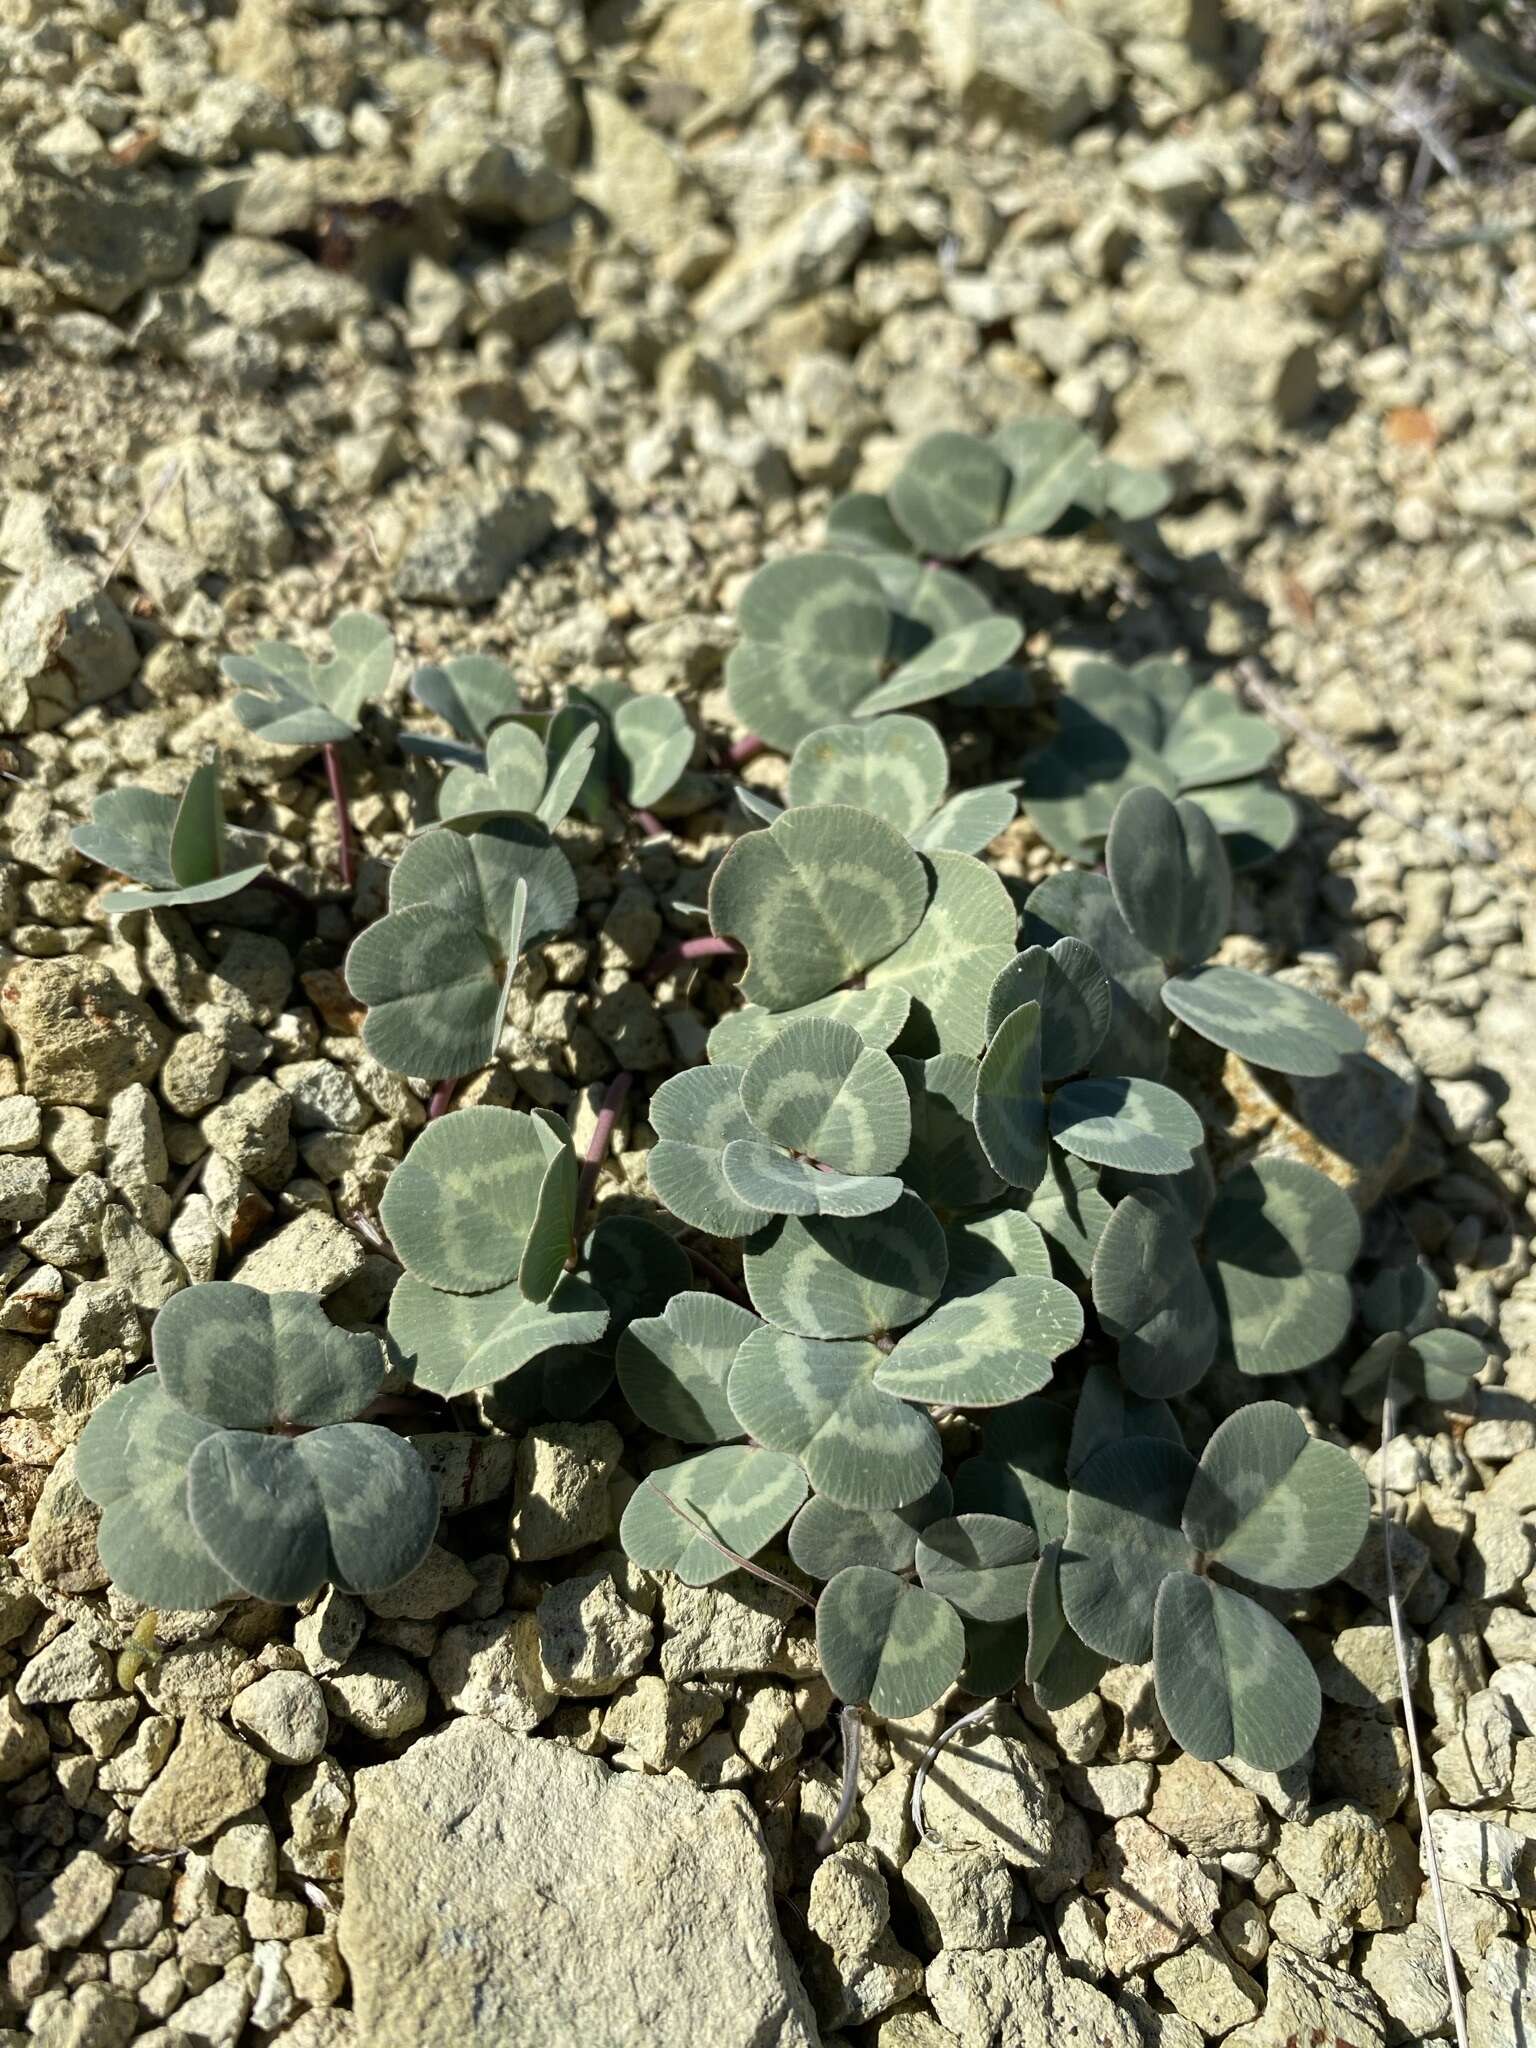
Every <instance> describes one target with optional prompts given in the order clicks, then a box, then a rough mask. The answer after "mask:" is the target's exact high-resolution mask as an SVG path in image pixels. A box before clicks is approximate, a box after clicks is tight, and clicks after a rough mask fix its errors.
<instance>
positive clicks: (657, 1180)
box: [645, 1066, 763, 1237]
mask: <svg viewBox="0 0 1536 2048" xmlns="http://www.w3.org/2000/svg"><path fill="white" fill-rule="evenodd" d="M741 1076H742V1069H741V1068H740V1067H731V1066H714V1067H689V1068H686V1069H685V1070H684V1071H683V1072H682V1073H680V1074H674V1075H673V1076H672V1078H671V1080H670V1081H663V1082H662V1084H661V1086H660V1087H659V1088H658V1089H657V1090H656V1093H655V1094H654V1095H653V1096H652V1097H651V1127H652V1129H653V1130H654V1131H655V1133H656V1140H657V1142H656V1143H655V1144H654V1145H653V1146H652V1147H651V1149H650V1152H649V1153H648V1155H647V1157H646V1162H645V1164H646V1172H647V1173H648V1175H649V1176H650V1183H651V1191H652V1193H653V1194H654V1195H655V1196H656V1198H657V1200H658V1201H660V1202H664V1203H665V1204H666V1206H667V1208H669V1209H670V1210H671V1211H672V1214H673V1215H674V1216H676V1217H679V1218H680V1219H681V1220H682V1221H683V1222H684V1223H686V1224H688V1225H689V1227H690V1228H691V1229H693V1230H702V1231H704V1232H705V1233H706V1235H708V1236H710V1237H747V1236H749V1235H750V1234H751V1232H752V1231H754V1230H757V1229H759V1228H760V1227H761V1225H762V1220H763V1218H762V1211H761V1210H759V1209H757V1208H754V1207H751V1206H749V1205H748V1204H747V1203H745V1202H743V1201H741V1200H740V1199H739V1198H738V1197H737V1196H736V1195H734V1194H732V1192H731V1189H730V1185H729V1183H728V1182H727V1180H726V1178H725V1168H724V1166H723V1164H722V1155H723V1154H724V1151H725V1148H726V1146H727V1145H729V1144H730V1143H731V1142H732V1140H733V1139H755V1138H756V1136H757V1132H756V1130H755V1129H754V1128H753V1124H752V1119H751V1118H750V1117H749V1116H748V1115H747V1112H746V1111H745V1110H744V1109H743V1108H742V1106H741Z"/></svg>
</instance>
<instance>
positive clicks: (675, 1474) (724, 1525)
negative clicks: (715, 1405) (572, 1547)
mask: <svg viewBox="0 0 1536 2048" xmlns="http://www.w3.org/2000/svg"><path fill="white" fill-rule="evenodd" d="M806 1491H807V1488H806V1483H805V1474H804V1473H803V1472H802V1471H801V1469H800V1467H799V1465H798V1464H797V1463H796V1462H795V1460H794V1459H793V1458H788V1457H785V1456H783V1455H782V1454H781V1453H780V1452H777V1451H769V1450H762V1449H759V1448H756V1447H751V1446H747V1445H741V1444H733V1445H727V1446H725V1447H724V1448H723V1449H721V1450H716V1451H705V1452H704V1453H703V1454H702V1455H701V1456H700V1457H697V1458H687V1459H685V1460H684V1461H683V1462H682V1463H681V1464H680V1465H669V1466H667V1467H666V1469H665V1470H663V1471H660V1472H653V1473H651V1475H650V1477H649V1479H648V1480H647V1481H646V1483H645V1484H644V1485H643V1486H638V1487H636V1489H635V1491H634V1492H633V1493H632V1494H631V1495H630V1498H629V1504H628V1506H627V1507H626V1508H625V1510H624V1514H623V1517H622V1520H621V1521H620V1524H619V1539H620V1541H621V1542H622V1543H623V1545H624V1549H625V1552H626V1553H627V1555H628V1556H630V1557H632V1558H633V1559H634V1561H635V1563H636V1564H638V1565H642V1566H643V1567H644V1568H645V1569H646V1570H648V1571H671V1572H675V1573H676V1574H677V1576H678V1577H679V1578H680V1579H681V1580H682V1581H683V1583H684V1584H685V1585H689V1586H707V1585H711V1584H713V1583H714V1581H715V1580H717V1579H723V1578H728V1577H729V1576H730V1574H731V1573H732V1572H733V1571H734V1570H735V1569H736V1566H735V1565H734V1564H733V1562H732V1560H731V1559H730V1558H729V1557H728V1556H726V1555H724V1554H723V1553H722V1551H721V1550H718V1549H717V1548H716V1547H715V1544H713V1543H711V1542H709V1541H708V1539H707V1537H706V1536H705V1535H704V1534H703V1533H701V1530H700V1529H699V1528H697V1527H695V1526H694V1524H695V1523H700V1524H702V1525H703V1528H704V1529H706V1530H708V1531H709V1532H710V1534H712V1535H713V1536H714V1537H715V1538H716V1539H717V1541H718V1542H719V1543H721V1544H723V1545H724V1546H725V1548H726V1550H733V1551H735V1552H736V1554H737V1556H739V1557H748V1558H750V1557H752V1556H753V1555H754V1554H755V1553H756V1552H757V1551H759V1550H761V1549H762V1547H763V1545H764V1544H765V1543H768V1542H770V1541H771V1540H772V1539H773V1538H774V1537H775V1536H776V1535H777V1534H778V1533H779V1531H780V1530H781V1529H782V1528H783V1527H784V1525H785V1523H786V1522H787V1521H788V1520H789V1519H790V1517H791V1516H792V1515H793V1514H794V1512H795V1510H796V1509H797V1508H798V1507H799V1506H800V1504H801V1502H802V1501H803V1500H804V1499H805V1496H806ZM661 1496H666V1498H662V1497H661ZM668 1499H671V1500H674V1501H677V1502H678V1503H679V1505H680V1506H682V1507H684V1508H685V1509H687V1511H688V1513H687V1515H686V1516H684V1515H680V1514H677V1513H675V1512H674V1511H673V1509H672V1508H670V1507H669V1506H668V1505H667V1500H668Z"/></svg>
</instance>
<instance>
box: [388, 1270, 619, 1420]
mask: <svg viewBox="0 0 1536 2048" xmlns="http://www.w3.org/2000/svg"><path fill="white" fill-rule="evenodd" d="M607 1327H608V1306H607V1304H606V1303H605V1302H604V1301H603V1299H602V1297H601V1296H600V1295H599V1294H598V1293H597V1291H596V1289H595V1288H592V1287H589V1286H588V1285H587V1283H586V1281H584V1280H581V1279H579V1278H578V1277H577V1276H576V1275H575V1274H567V1276H566V1277H565V1278H564V1279H563V1280H562V1281H561V1282H560V1284H559V1286H558V1287H556V1289H555V1290H554V1292H553V1294H551V1295H550V1297H549V1299H548V1301H542V1302H540V1301H529V1300H527V1299H526V1297H525V1296H524V1295H523V1294H522V1292H521V1290H520V1289H519V1288H518V1287H517V1285H516V1283H515V1282H514V1284H513V1285H512V1286H510V1287H501V1288H498V1289H497V1290H496V1291H495V1292H494V1293H492V1294H439V1293H438V1292H437V1290H436V1289H435V1288H431V1287H428V1286H426V1285H425V1283H424V1282H422V1281H420V1280H418V1279H416V1278H415V1276H414V1275H413V1274H410V1273H407V1274H406V1275H405V1276H404V1278H403V1279H402V1280H400V1282H399V1283H398V1284H397V1286H396V1288H395V1291H394V1294H393V1296H392V1297H391V1300H390V1304H389V1334H390V1338H391V1341H392V1342H393V1344H394V1345H395V1348H396V1350H397V1351H398V1352H399V1353H400V1354H401V1357H402V1359H403V1361H404V1363H405V1365H406V1368H407V1370H408V1371H409V1372H410V1375H411V1378H412V1380H413V1381H414V1382H415V1384H416V1385H417V1386H419V1387H426V1388H427V1389H428V1390H429V1391H430V1392H432V1393H434V1394H442V1395H443V1396H444V1397H445V1398H451V1397H452V1396H454V1395H455V1394H469V1393H474V1392H476V1391H478V1390H479V1389H481V1388H483V1387H490V1386H494V1385H495V1384H496V1382H497V1381H498V1380H503V1379H507V1378H508V1377H510V1375H511V1374H513V1373H515V1372H518V1371H519V1370H521V1368H522V1367H523V1366H525V1365H527V1364H528V1363H529V1362H530V1361H531V1360H533V1359H535V1358H537V1357H539V1356H540V1354H541V1353H543V1352H546V1351H553V1350H555V1349H556V1348H557V1347H560V1346H564V1345H582V1344H593V1343H596V1341H597V1339H598V1338H599V1337H601V1336H602V1334H603V1332H604V1330H606V1329H607Z"/></svg>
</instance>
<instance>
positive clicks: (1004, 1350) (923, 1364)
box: [875, 1276, 1083, 1408]
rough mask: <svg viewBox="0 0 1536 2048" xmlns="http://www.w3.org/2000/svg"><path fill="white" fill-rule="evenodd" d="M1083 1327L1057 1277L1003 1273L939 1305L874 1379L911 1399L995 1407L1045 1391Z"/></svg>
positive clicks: (1077, 1309) (883, 1363)
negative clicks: (976, 1290) (988, 1283)
mask: <svg viewBox="0 0 1536 2048" xmlns="http://www.w3.org/2000/svg"><path fill="white" fill-rule="evenodd" d="M1082 1334H1083V1311H1082V1305H1081V1303H1080V1302H1079V1301H1078V1299H1077V1296H1076V1295H1075V1294H1074V1293H1073V1292H1072V1290H1071V1289H1070V1288H1068V1287H1063V1286H1062V1285H1061V1283H1060V1282H1059V1281H1057V1280H1048V1279H1039V1278H1036V1277H1034V1276H1028V1277H1019V1278H1015V1279H1010V1280H999V1281H997V1282H995V1283H994V1284H993V1285H992V1286H991V1287H988V1288H987V1289H985V1291H984V1292H982V1293H980V1294H966V1295H961V1296H958V1297H957V1298H956V1299H955V1300H953V1301H948V1302H946V1303H945V1304H944V1305H943V1307H942V1308H937V1309H935V1310H934V1312H933V1314H932V1315H931V1316H929V1317H928V1318H927V1319H926V1321H924V1322H921V1323H919V1324H918V1325H917V1327H916V1328H915V1329H913V1330H909V1331H908V1332H907V1334H906V1336H905V1337H903V1338H902V1339H901V1341H900V1343H899V1344H898V1345H897V1346H896V1348H895V1350H894V1351H891V1352H889V1353H888V1354H887V1355H886V1356H885V1357H884V1358H883V1359H882V1361H881V1363H880V1365H879V1367H878V1369H877V1371H876V1373H875V1385H876V1386H877V1387H882V1388H884V1389H885V1391H886V1392H887V1393H891V1394H899V1395H901V1396H902V1398H903V1399H904V1400H908V1401H929V1402H940V1403H943V1404H944V1405H946V1406H949V1407H955V1408H996V1407H1001V1406H1002V1405H1003V1404H1004V1403H1006V1402H1010V1401H1020V1400H1023V1398H1024V1397H1025V1395H1027V1394H1034V1393H1038V1392H1039V1390H1040V1388H1041V1387H1043V1386H1044V1385H1045V1383H1046V1381H1047V1380H1049V1378H1050V1376H1051V1366H1052V1362H1053V1361H1054V1360H1055V1359H1057V1358H1059V1357H1060V1356H1061V1355H1062V1353H1063V1352H1064V1351H1070V1350H1071V1349H1072V1346H1073V1345H1074V1344H1076V1343H1077V1342H1078V1341H1079V1339H1080V1338H1081V1337H1082Z"/></svg>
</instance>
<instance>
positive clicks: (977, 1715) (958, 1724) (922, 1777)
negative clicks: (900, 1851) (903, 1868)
mask: <svg viewBox="0 0 1536 2048" xmlns="http://www.w3.org/2000/svg"><path fill="white" fill-rule="evenodd" d="M995 1705H996V1702H995V1701H994V1700H983V1701H982V1703H981V1705H980V1706H979V1707H972V1709H971V1711H970V1712H969V1713H968V1714H962V1715H961V1716H960V1718H959V1720H958V1721H951V1722H950V1724H949V1726H948V1727H947V1728H945V1729H943V1730H942V1731H941V1732H940V1733H939V1734H938V1735H937V1736H936V1737H935V1739H934V1740H933V1742H932V1743H931V1744H930V1745H929V1748H928V1750H927V1753H926V1754H925V1755H924V1757H923V1760H922V1762H921V1763H920V1764H919V1765H918V1767H917V1776H916V1777H915V1778H914V1779H913V1780H912V1825H913V1827H915V1828H916V1830H917V1839H918V1840H919V1841H920V1842H926V1843H927V1844H928V1846H929V1848H930V1849H934V1848H942V1847H943V1844H942V1843H941V1842H940V1841H939V1840H938V1838H937V1837H936V1836H934V1835H930V1834H929V1832H928V1830H927V1828H926V1827H925V1826H924V1824H923V1793H924V1791H925V1790H926V1789H927V1785H928V1773H929V1772H930V1771H931V1770H932V1769H933V1767H934V1765H935V1764H936V1763H937V1762H938V1760H939V1758H940V1757H941V1756H942V1755H943V1753H944V1751H945V1750H946V1749H947V1748H948V1747H949V1745H950V1743H952V1742H953V1741H954V1739H955V1737H956V1736H957V1735H958V1734H959V1733H960V1731H961V1729H962V1728H974V1727H975V1725H976V1723H977V1722H978V1721H980V1720H983V1719H984V1718H985V1717H986V1716H987V1715H988V1714H990V1713H991V1711H992V1709H993V1707H994V1706H995Z"/></svg>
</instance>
